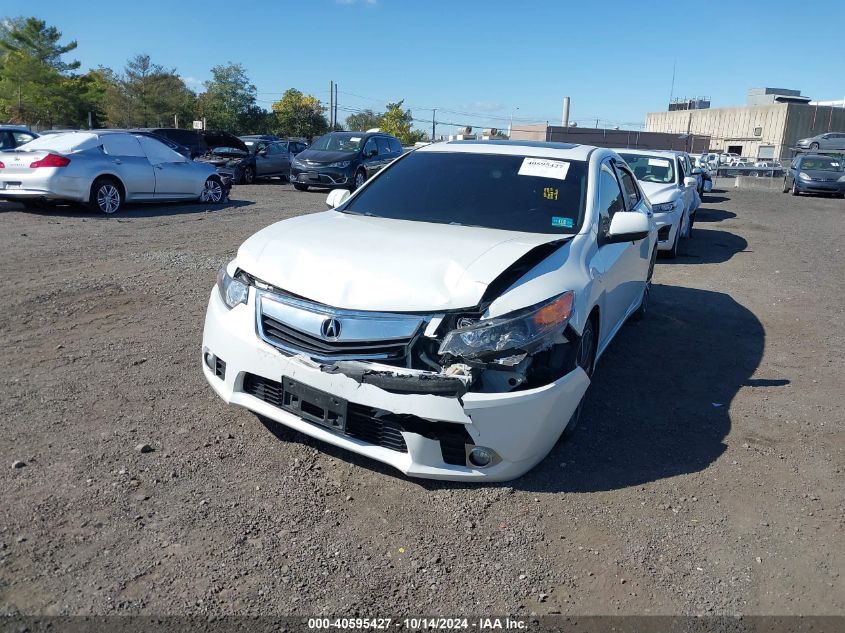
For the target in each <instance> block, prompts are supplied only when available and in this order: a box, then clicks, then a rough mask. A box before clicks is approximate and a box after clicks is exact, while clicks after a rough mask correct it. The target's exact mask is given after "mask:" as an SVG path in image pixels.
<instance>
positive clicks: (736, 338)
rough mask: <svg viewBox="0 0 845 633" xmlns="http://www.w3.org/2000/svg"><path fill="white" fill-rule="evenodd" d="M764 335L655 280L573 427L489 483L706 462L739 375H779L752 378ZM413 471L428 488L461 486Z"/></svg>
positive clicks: (622, 482) (711, 297)
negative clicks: (513, 474) (536, 456)
mask: <svg viewBox="0 0 845 633" xmlns="http://www.w3.org/2000/svg"><path fill="white" fill-rule="evenodd" d="M763 345H764V330H763V326H762V324H761V323H760V321H759V320H758V319H757V318H756V317H755V316H754V314H752V313H751V312H750V311H749V310H748V309H746V308H745V307H743V306H742V305H740V304H738V303H737V302H736V301H734V300H733V299H732V298H731V297H730V296H728V295H726V294H723V293H719V292H711V291H706V290H697V289H693V288H682V287H677V286H660V285H655V286H654V289H653V292H652V303H651V305H650V310H649V313H648V315H647V317H646V319H645V320H644V321H641V322H638V323H629V324H627V325H626V326H624V327H623V328H622V330H621V331H620V332H619V334H618V335H617V337H616V339H615V340H614V342H613V344H612V345H611V346H610V347H609V348H608V351H607V352H606V353H605V355H604V357H603V358H602V359H601V362H600V363H599V366H598V369H597V371H596V374H595V376H594V381H593V384H592V385H591V387H590V390H589V391H588V393H587V396H586V401H585V407H584V412H583V414H582V418H581V424H580V425H579V427H578V429H577V430H576V432H575V434H574V436H573V437H572V438H571V439H570V440H568V441H566V442H561V443H559V444H558V445H557V446H555V448H554V449H553V450H552V452H551V453H550V455H549V456H548V457H547V458H546V459H545V460H544V461H543V462H541V463H540V465H539V466H537V467H536V468H535V469H534V470H532V471H530V472H529V473H528V474H526V475H525V476H523V477H521V478H520V479H517V480H515V481H513V482H507V483H505V484H490V485H505V486H513V487H514V488H517V489H522V490H531V491H538V492H539V491H545V492H594V491H599V490H615V489H619V488H625V487H628V486H635V485H639V484H644V483H647V482H650V481H656V480H659V479H664V478H666V477H674V476H677V475H682V474H686V473H693V472H698V471H700V470H702V469H704V468H706V467H707V466H708V465H710V464H711V463H712V462H713V461H715V460H716V459H717V458H718V457H719V456H720V455H721V454H722V452H723V451H724V450H725V445H724V438H725V436H726V435H727V434H728V432H729V430H730V427H731V420H730V414H729V407H730V403H731V400H732V399H733V397H734V395H735V394H736V392H737V391H738V390H739V389H740V388H741V387H742V386H745V385H753V386H756V387H763V386H771V387H776V386H780V385H782V384H784V381H780V380H765V379H754V380H751V376H752V375H753V374H754V371H755V370H756V368H757V366H758V365H759V363H760V359H761V358H762V355H763ZM513 422H514V424H519V420H514V421H513ZM262 423H263V424H264V425H265V426H266V427H267V429H268V430H270V431H271V432H272V433H273V434H274V435H275V436H276V437H277V438H278V439H280V440H282V441H295V442H300V443H303V444H306V445H308V446H313V447H316V448H318V449H319V450H321V451H323V452H325V453H327V454H329V455H332V456H334V457H336V458H338V459H343V460H346V461H350V462H352V463H355V464H357V465H359V466H361V467H363V468H367V469H369V470H372V471H375V472H378V473H380V474H383V475H386V476H391V477H399V478H404V477H403V476H402V475H401V474H398V473H397V471H395V470H394V469H392V468H390V467H388V466H385V465H383V464H380V463H379V462H375V461H373V460H369V459H366V458H363V457H361V456H358V455H356V454H354V453H350V452H348V451H345V450H343V449H339V448H337V447H334V446H331V445H328V444H323V443H321V442H317V441H315V440H312V439H311V438H308V437H307V436H304V435H302V434H300V433H297V432H295V431H292V430H290V429H288V428H287V427H284V426H282V425H280V424H276V423H275V422H272V421H269V420H262ZM561 464H565V465H564V466H561ZM414 481H415V483H418V484H419V485H420V486H422V487H424V488H428V489H435V488H442V487H450V488H463V487H470V486H467V485H465V484H462V483H452V482H433V481H426V480H414Z"/></svg>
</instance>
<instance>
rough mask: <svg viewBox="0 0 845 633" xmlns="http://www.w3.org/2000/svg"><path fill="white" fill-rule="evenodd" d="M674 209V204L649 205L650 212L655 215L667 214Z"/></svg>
mask: <svg viewBox="0 0 845 633" xmlns="http://www.w3.org/2000/svg"><path fill="white" fill-rule="evenodd" d="M674 208H675V203H674V202H661V203H660V204H653V205H651V210H652V211H654V212H655V213H667V212H669V211H672V210H673V209H674Z"/></svg>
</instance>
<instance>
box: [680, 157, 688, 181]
mask: <svg viewBox="0 0 845 633" xmlns="http://www.w3.org/2000/svg"><path fill="white" fill-rule="evenodd" d="M685 172H686V170H685V169H684V161H683V160H682V159H680V158H679V159H678V182H679V183H680V184H682V185H683V184H684V178H686V177H687V175H686V173H685Z"/></svg>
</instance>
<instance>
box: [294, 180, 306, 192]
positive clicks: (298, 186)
mask: <svg viewBox="0 0 845 633" xmlns="http://www.w3.org/2000/svg"><path fill="white" fill-rule="evenodd" d="M293 188H294V189H296V190H297V191H308V185H303V184H300V183H298V182H295V183H293Z"/></svg>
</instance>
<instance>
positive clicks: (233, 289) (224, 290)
mask: <svg viewBox="0 0 845 633" xmlns="http://www.w3.org/2000/svg"><path fill="white" fill-rule="evenodd" d="M238 276H239V275H238V273H237V272H236V273H235V277H232V276H231V275H229V273H228V272H226V267H225V266H224V267H223V268H221V269H220V272H218V273H217V290H219V291H220V298H221V299H223V303H225V304H226V307H228V308H229V309H230V310H231V309H232V308H234V307H235V306H236V305H238V304H239V303H243V304H246V301H247V298H248V297H249V284H247V283H246V282H244V281H243V280H242V279H238Z"/></svg>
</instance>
